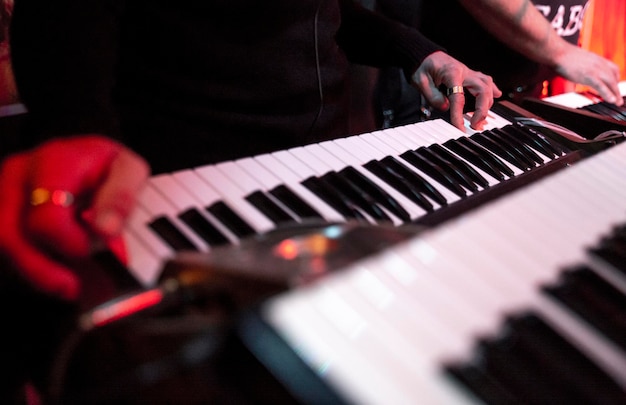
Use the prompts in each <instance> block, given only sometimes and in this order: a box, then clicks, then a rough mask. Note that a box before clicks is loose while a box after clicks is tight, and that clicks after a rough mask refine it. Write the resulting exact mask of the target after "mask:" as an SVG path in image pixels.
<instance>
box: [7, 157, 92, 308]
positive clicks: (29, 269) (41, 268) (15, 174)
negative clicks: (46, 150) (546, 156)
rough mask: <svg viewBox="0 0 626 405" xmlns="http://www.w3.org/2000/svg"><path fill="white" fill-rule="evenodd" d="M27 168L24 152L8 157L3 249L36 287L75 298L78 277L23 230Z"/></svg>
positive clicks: (21, 272)
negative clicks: (50, 256)
mask: <svg viewBox="0 0 626 405" xmlns="http://www.w3.org/2000/svg"><path fill="white" fill-rule="evenodd" d="M27 170H28V158H27V157H26V155H25V154H23V155H15V156H14V157H12V158H8V159H7V160H6V161H5V163H4V165H3V168H2V170H1V171H0V190H5V192H4V194H3V198H2V199H0V222H2V224H3V231H2V232H0V248H1V249H2V251H3V253H4V254H5V255H6V256H7V257H9V259H10V260H11V262H12V263H13V264H14V266H15V267H16V269H17V270H18V271H19V273H20V275H21V276H22V277H23V278H25V279H26V280H27V281H29V282H30V283H31V284H32V285H33V286H34V287H35V288H37V289H38V290H40V291H43V292H45V293H48V294H51V295H53V296H56V297H59V298H63V299H67V300H74V299H76V298H77V297H78V294H79V291H80V282H79V280H78V278H77V277H76V276H75V275H74V273H73V272H72V271H71V270H70V269H69V268H67V267H65V266H64V265H62V264H60V263H58V262H56V261H54V260H52V259H51V258H49V257H47V256H46V255H45V254H43V253H42V252H40V251H39V250H38V249H37V248H36V246H34V245H33V244H31V242H30V241H29V240H28V239H27V238H26V236H25V234H24V233H23V231H22V226H21V223H20V221H21V219H22V213H23V210H24V208H25V207H26V206H27V204H29V201H28V200H27V198H26V194H25V193H24V190H23V189H24V182H25V179H26V173H27Z"/></svg>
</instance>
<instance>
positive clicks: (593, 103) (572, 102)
mask: <svg viewBox="0 0 626 405" xmlns="http://www.w3.org/2000/svg"><path fill="white" fill-rule="evenodd" d="M619 89H620V93H621V94H622V97H626V82H621V83H619ZM543 100H544V101H547V102H550V103H554V104H557V105H561V106H564V107H570V108H578V109H581V110H585V111H589V112H591V113H594V114H598V115H603V116H606V117H610V118H613V119H615V120H617V121H626V106H621V107H617V106H615V105H613V104H609V103H607V102H605V101H602V100H601V99H600V98H599V97H597V96H594V95H592V94H590V93H576V92H569V93H563V94H558V95H555V96H551V97H546V98H544V99H543Z"/></svg>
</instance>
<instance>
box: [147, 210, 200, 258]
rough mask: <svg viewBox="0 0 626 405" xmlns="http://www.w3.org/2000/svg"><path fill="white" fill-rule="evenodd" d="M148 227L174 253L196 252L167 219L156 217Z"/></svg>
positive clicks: (192, 245) (191, 244) (194, 247)
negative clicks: (182, 251) (183, 251)
mask: <svg viewBox="0 0 626 405" xmlns="http://www.w3.org/2000/svg"><path fill="white" fill-rule="evenodd" d="M148 226H149V227H150V228H151V229H152V230H153V231H154V232H156V233H157V235H159V236H160V237H161V239H163V240H164V241H165V242H166V243H167V244H168V245H170V246H171V247H172V249H174V250H175V251H181V250H195V251H197V250H198V248H196V246H195V245H194V244H193V243H192V242H191V241H190V240H189V239H188V238H187V237H186V236H185V235H184V234H183V233H182V232H181V231H180V230H179V229H178V228H176V226H175V225H174V224H173V223H172V222H171V221H170V220H169V218H167V217H164V216H162V217H158V218H156V219H154V220H153V221H152V222H150V224H148Z"/></svg>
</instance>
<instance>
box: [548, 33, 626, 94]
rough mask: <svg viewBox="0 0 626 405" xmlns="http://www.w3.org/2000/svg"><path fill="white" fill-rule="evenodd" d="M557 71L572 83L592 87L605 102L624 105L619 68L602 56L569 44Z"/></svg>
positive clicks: (560, 56) (559, 58) (560, 59)
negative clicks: (620, 89) (619, 85)
mask: <svg viewBox="0 0 626 405" xmlns="http://www.w3.org/2000/svg"><path fill="white" fill-rule="evenodd" d="M555 70H556V72H557V74H559V75H560V76H563V77H564V78H566V79H567V80H569V81H571V82H574V83H578V84H582V85H585V86H589V87H591V88H592V89H593V90H594V91H596V92H597V93H598V95H599V96H600V97H601V98H602V99H603V100H604V101H607V102H609V103H613V104H616V105H618V106H621V105H622V104H624V99H623V98H622V95H621V94H620V91H619V87H618V84H619V79H620V72H619V67H618V66H617V65H616V64H615V63H613V62H612V61H610V60H608V59H605V58H603V57H602V56H600V55H597V54H595V53H593V52H590V51H587V50H585V49H582V48H579V47H577V46H575V45H571V44H567V45H566V46H565V47H564V50H563V52H562V53H561V54H560V55H559V56H558V59H557V65H556V67H555Z"/></svg>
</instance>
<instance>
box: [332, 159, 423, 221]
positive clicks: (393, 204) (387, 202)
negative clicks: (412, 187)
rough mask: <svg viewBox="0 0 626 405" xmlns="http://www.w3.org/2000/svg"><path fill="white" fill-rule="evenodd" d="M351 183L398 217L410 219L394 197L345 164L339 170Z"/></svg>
mask: <svg viewBox="0 0 626 405" xmlns="http://www.w3.org/2000/svg"><path fill="white" fill-rule="evenodd" d="M339 173H341V174H342V175H343V176H345V177H346V178H347V179H349V180H350V181H351V182H352V183H354V184H357V185H358V186H359V187H361V188H362V189H363V190H364V191H366V192H367V193H368V194H369V195H371V196H372V197H373V198H375V199H376V201H378V202H379V203H380V204H381V205H382V206H383V207H385V208H387V209H388V210H389V211H390V212H391V213H393V214H394V215H395V216H397V217H398V218H400V219H401V220H402V221H404V222H408V221H410V220H411V216H410V215H409V213H408V212H407V211H406V210H405V209H404V207H402V205H400V203H399V202H398V201H396V199H395V198H393V197H392V196H390V195H389V194H388V193H387V192H386V191H385V190H383V189H382V188H380V187H379V186H378V185H377V184H376V183H374V182H373V181H372V180H370V179H368V178H367V177H366V176H364V175H363V174H362V173H361V172H359V171H358V170H356V169H355V168H354V167H352V166H346V167H345V168H343V169H341V171H340V172H339Z"/></svg>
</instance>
